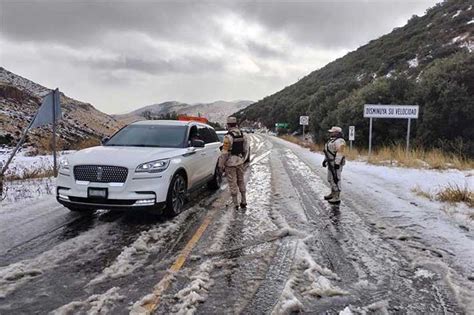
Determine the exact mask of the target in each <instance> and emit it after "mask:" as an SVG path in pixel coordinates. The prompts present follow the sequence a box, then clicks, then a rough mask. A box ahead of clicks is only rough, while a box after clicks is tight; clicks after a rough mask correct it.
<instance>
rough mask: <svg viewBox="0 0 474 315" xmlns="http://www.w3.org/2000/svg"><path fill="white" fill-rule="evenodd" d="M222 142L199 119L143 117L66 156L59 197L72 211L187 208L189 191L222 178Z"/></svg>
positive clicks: (173, 211)
mask: <svg viewBox="0 0 474 315" xmlns="http://www.w3.org/2000/svg"><path fill="white" fill-rule="evenodd" d="M220 145H221V143H220V141H219V138H218V137H217V134H216V132H215V131H214V129H213V128H212V127H211V126H208V125H206V124H202V123H198V122H187V121H186V122H184V121H163V120H153V121H142V122H136V123H133V124H130V125H128V126H126V127H124V128H122V129H121V130H119V131H118V132H117V133H116V134H115V135H114V136H112V137H111V138H110V139H106V140H105V141H103V145H102V146H99V147H92V148H88V149H85V150H81V151H78V152H76V153H73V154H70V155H68V156H67V158H66V159H64V160H61V163H60V168H59V175H58V178H57V189H56V192H57V200H58V202H60V203H61V204H63V205H64V206H65V207H66V208H68V209H69V210H71V211H78V212H91V211H94V210H97V209H112V210H117V209H118V210H133V209H151V210H156V211H160V212H161V210H163V209H164V210H165V211H166V213H168V214H169V215H176V214H178V213H180V212H181V211H182V210H183V207H184V204H185V201H186V198H187V194H188V192H190V191H191V190H194V189H197V188H199V187H202V186H203V185H204V184H207V185H208V186H209V187H210V188H212V189H218V188H219V187H220V185H221V182H222V177H221V174H220V173H219V172H218V168H217V161H218V159H219V155H220V150H219V149H220Z"/></svg>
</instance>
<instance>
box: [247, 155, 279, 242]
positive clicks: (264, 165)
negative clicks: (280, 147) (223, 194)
mask: <svg viewBox="0 0 474 315" xmlns="http://www.w3.org/2000/svg"><path fill="white" fill-rule="evenodd" d="M269 153H270V151H269V152H266V153H264V154H263V155H262V156H263V158H261V157H262V156H260V157H259V158H256V159H255V160H254V161H253V162H252V164H251V166H250V167H251V170H250V172H249V173H250V178H249V180H248V182H247V203H248V207H247V210H246V211H245V217H244V227H243V233H242V240H243V241H251V240H254V239H255V231H259V233H261V234H263V233H266V232H271V231H274V230H275V224H274V223H273V222H272V220H271V218H270V216H269V213H268V211H267V210H266V209H267V208H268V207H269V206H271V191H272V185H271V172H270V165H269V157H268V154H269Z"/></svg>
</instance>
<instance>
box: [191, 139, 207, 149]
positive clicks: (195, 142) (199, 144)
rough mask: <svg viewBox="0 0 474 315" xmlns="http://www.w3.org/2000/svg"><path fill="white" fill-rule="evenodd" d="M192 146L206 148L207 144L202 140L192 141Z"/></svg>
mask: <svg viewBox="0 0 474 315" xmlns="http://www.w3.org/2000/svg"><path fill="white" fill-rule="evenodd" d="M191 145H192V146H193V147H195V148H204V147H205V146H206V144H205V143H204V141H202V140H198V139H194V140H192V141H191Z"/></svg>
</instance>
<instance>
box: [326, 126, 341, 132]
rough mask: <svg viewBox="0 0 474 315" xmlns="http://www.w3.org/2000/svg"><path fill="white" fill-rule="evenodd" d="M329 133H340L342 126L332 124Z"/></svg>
mask: <svg viewBox="0 0 474 315" xmlns="http://www.w3.org/2000/svg"><path fill="white" fill-rule="evenodd" d="M328 131H329V132H330V133H333V132H334V133H336V132H337V133H342V128H341V127H337V126H333V127H332V128H331V129H329V130H328Z"/></svg>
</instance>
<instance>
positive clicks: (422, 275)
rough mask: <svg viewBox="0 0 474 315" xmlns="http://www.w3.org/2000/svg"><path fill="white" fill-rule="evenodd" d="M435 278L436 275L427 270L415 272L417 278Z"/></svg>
mask: <svg viewBox="0 0 474 315" xmlns="http://www.w3.org/2000/svg"><path fill="white" fill-rule="evenodd" d="M434 276H435V274H434V273H432V272H431V271H429V270H426V269H417V270H416V272H415V278H433V277H434Z"/></svg>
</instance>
